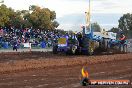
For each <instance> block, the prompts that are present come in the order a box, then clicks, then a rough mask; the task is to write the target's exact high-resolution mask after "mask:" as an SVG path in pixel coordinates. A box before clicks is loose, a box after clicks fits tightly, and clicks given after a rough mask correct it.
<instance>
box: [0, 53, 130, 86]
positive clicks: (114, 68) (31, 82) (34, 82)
mask: <svg viewBox="0 0 132 88" xmlns="http://www.w3.org/2000/svg"><path fill="white" fill-rule="evenodd" d="M4 55H5V54H4ZM10 55H11V56H12V54H6V55H5V56H4V57H6V58H7V57H8V56H10ZM24 55H25V54H24ZM24 55H23V56H24ZM40 55H41V54H40ZM11 56H10V57H11ZM16 56H19V57H21V56H22V55H20V54H15V57H16ZM23 56H22V57H23ZM36 56H37V55H36ZM41 56H43V55H41ZM44 56H46V55H44ZM13 57H14V56H12V57H11V58H10V59H11V61H8V60H9V59H6V60H4V59H2V58H1V63H0V66H3V68H4V66H5V63H7V62H8V64H6V66H7V68H9V66H12V67H14V69H15V67H16V66H17V63H19V62H21V61H25V62H24V63H25V64H28V63H29V62H30V60H31V58H30V57H31V56H25V59H24V60H21V59H22V58H21V59H18V58H19V57H17V58H15V59H14V58H13ZM53 57H54V58H53ZM29 58H30V60H29ZM62 58H63V59H62ZM49 59H50V60H49ZM39 60H40V62H41V63H40V62H39ZM32 61H33V62H32V64H31V62H30V64H31V65H30V64H28V65H29V67H28V65H27V66H26V67H27V68H29V69H30V66H33V68H34V69H33V68H32V70H31V69H30V70H28V69H26V70H25V71H20V72H19V71H16V73H14V72H10V71H9V70H12V69H7V73H6V74H1V75H0V88H81V87H82V86H81V85H80V83H79V82H80V80H79V78H80V75H81V73H80V71H81V68H82V66H85V67H86V68H87V69H88V71H89V74H90V79H129V80H131V81H132V54H131V53H130V54H117V55H102V56H92V57H88V56H63V55H61V56H60V57H59V56H58V55H50V56H49V54H48V56H47V57H43V58H42V57H39V58H37V59H36V57H35V54H34V58H32ZM37 61H38V62H37ZM51 62H52V63H51ZM12 63H13V64H12ZM24 63H23V64H24ZM44 63H45V65H38V64H44ZM46 63H47V64H46ZM55 63H56V64H55ZM19 64H20V63H19ZM23 64H21V66H25V65H23ZM51 64H52V66H50V65H51ZM35 66H36V67H35ZM37 66H42V67H43V68H39V67H38V68H37ZM1 68H2V67H0V69H1ZM5 69H6V68H5ZM20 69H23V68H20ZM9 72H10V73H9ZM86 88H132V85H122V86H120V87H119V86H118V87H117V85H116V86H114V85H113V86H111V87H110V86H90V87H86Z"/></svg>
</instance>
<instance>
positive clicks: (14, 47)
mask: <svg viewBox="0 0 132 88" xmlns="http://www.w3.org/2000/svg"><path fill="white" fill-rule="evenodd" d="M17 46H18V45H17V41H14V43H13V51H14V50H16V51H17Z"/></svg>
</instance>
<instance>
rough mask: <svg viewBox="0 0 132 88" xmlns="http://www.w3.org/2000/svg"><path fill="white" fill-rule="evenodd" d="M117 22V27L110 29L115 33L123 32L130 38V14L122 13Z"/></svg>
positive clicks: (131, 19) (131, 18) (131, 34)
mask: <svg viewBox="0 0 132 88" xmlns="http://www.w3.org/2000/svg"><path fill="white" fill-rule="evenodd" d="M118 22H119V25H118V27H117V28H115V27H113V28H112V29H111V30H110V31H112V32H115V33H119V32H123V33H124V34H125V35H126V36H127V38H132V14H130V13H127V14H124V15H123V16H122V17H120V19H119V20H118Z"/></svg>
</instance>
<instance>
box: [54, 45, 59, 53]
mask: <svg viewBox="0 0 132 88" xmlns="http://www.w3.org/2000/svg"><path fill="white" fill-rule="evenodd" d="M57 48H58V46H53V54H57V53H58V52H57Z"/></svg>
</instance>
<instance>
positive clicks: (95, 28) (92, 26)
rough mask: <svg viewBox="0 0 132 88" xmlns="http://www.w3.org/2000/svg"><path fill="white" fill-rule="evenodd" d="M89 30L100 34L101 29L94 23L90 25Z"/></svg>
mask: <svg viewBox="0 0 132 88" xmlns="http://www.w3.org/2000/svg"><path fill="white" fill-rule="evenodd" d="M91 28H92V29H93V31H94V32H101V27H100V25H99V24H98V23H97V22H96V23H92V24H91Z"/></svg>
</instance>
